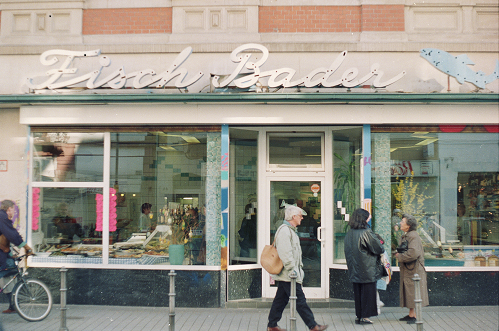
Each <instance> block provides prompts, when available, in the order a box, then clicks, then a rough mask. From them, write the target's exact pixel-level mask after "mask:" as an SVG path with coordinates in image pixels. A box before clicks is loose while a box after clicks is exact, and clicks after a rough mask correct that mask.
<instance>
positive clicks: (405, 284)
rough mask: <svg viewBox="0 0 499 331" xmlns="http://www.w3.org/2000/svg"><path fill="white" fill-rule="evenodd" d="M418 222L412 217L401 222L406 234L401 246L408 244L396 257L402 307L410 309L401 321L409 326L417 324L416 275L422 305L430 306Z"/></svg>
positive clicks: (408, 216)
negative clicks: (419, 278)
mask: <svg viewBox="0 0 499 331" xmlns="http://www.w3.org/2000/svg"><path fill="white" fill-rule="evenodd" d="M417 227H418V222H417V221H416V219H415V218H414V216H412V215H403V216H402V222H400V229H401V230H402V231H404V232H405V235H404V236H402V241H401V246H400V247H404V246H405V244H404V245H403V243H404V242H407V250H405V248H398V249H397V251H399V252H397V253H396V254H395V257H396V258H397V259H398V261H399V262H401V263H400V291H399V292H400V307H406V308H409V315H407V316H404V317H402V318H401V319H400V320H401V321H407V323H408V324H414V323H416V312H415V308H416V303H415V302H414V299H415V296H416V295H415V293H414V292H415V289H414V281H413V280H412V278H413V277H414V274H418V275H419V277H421V281H420V288H421V300H422V302H421V305H422V307H425V306H428V305H429V302H428V288H427V282H426V270H425V267H424V250H423V243H422V241H421V237H420V236H419V234H418V233H417V231H416V229H417Z"/></svg>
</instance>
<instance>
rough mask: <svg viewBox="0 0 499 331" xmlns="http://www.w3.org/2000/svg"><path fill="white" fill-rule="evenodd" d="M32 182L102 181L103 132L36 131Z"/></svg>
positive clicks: (34, 134)
mask: <svg viewBox="0 0 499 331" xmlns="http://www.w3.org/2000/svg"><path fill="white" fill-rule="evenodd" d="M33 147H34V148H33V181H36V182H101V181H102V180H103V152H104V134H102V133H69V132H51V133H47V132H43V133H40V132H37V133H33Z"/></svg>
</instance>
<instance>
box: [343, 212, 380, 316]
mask: <svg viewBox="0 0 499 331" xmlns="http://www.w3.org/2000/svg"><path fill="white" fill-rule="evenodd" d="M370 219H371V215H370V214H369V212H368V211H367V210H365V209H361V208H359V209H356V210H355V211H354V212H353V214H352V216H351V217H350V220H349V221H348V225H349V226H350V229H349V230H348V232H347V234H346V236H345V258H346V260H347V269H348V270H347V274H348V278H349V279H350V282H352V284H353V293H354V300H355V315H356V316H357V318H356V319H355V324H373V321H371V320H370V319H369V317H371V316H377V315H378V307H377V303H376V293H377V291H376V282H377V280H378V279H380V278H381V276H382V270H381V268H379V267H378V266H379V265H380V263H379V259H380V255H381V254H383V252H384V251H385V248H384V247H383V245H382V244H381V242H380V240H379V239H378V237H377V236H376V235H375V234H374V232H373V231H372V230H371V227H370V226H369V224H368V222H369V220H370Z"/></svg>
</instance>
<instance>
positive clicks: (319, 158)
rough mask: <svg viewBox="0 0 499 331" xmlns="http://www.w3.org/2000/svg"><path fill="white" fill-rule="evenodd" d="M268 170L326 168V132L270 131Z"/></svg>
mask: <svg viewBox="0 0 499 331" xmlns="http://www.w3.org/2000/svg"><path fill="white" fill-rule="evenodd" d="M267 141H268V148H267V151H268V155H267V160H268V170H271V171H296V170H306V169H311V170H314V171H317V170H322V169H324V153H323V151H324V134H321V133H269V134H268V139H267Z"/></svg>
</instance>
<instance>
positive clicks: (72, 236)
mask: <svg viewBox="0 0 499 331" xmlns="http://www.w3.org/2000/svg"><path fill="white" fill-rule="evenodd" d="M52 224H54V225H55V228H56V229H55V231H56V233H60V234H62V235H63V237H64V239H68V240H72V241H79V240H80V238H81V237H83V235H84V231H83V228H82V227H81V224H79V223H78V222H77V221H76V218H74V217H72V216H71V215H70V213H69V205H68V204H67V203H65V202H61V203H59V204H58V205H57V207H56V215H55V217H54V218H53V219H52ZM52 235H54V234H52Z"/></svg>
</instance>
